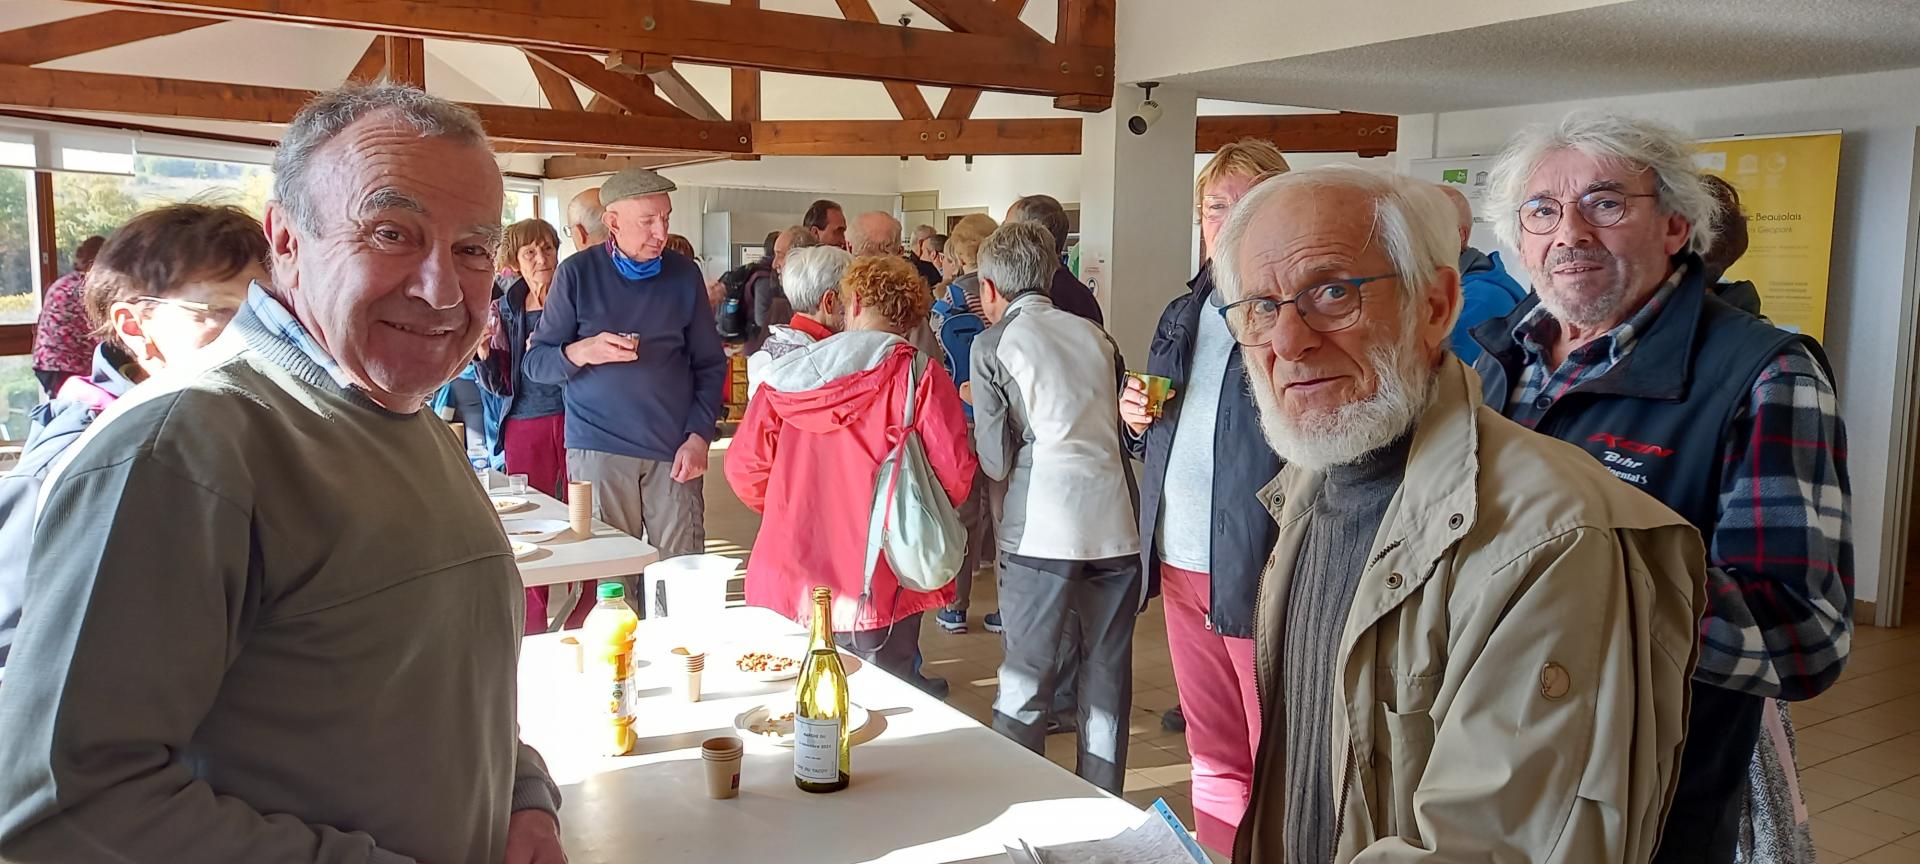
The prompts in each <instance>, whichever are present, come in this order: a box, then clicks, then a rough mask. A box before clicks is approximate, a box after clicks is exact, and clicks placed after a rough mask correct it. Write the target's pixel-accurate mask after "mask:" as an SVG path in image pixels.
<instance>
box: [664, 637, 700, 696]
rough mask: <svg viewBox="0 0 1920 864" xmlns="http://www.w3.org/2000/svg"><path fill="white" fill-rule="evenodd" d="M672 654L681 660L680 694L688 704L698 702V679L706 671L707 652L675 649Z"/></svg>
mask: <svg viewBox="0 0 1920 864" xmlns="http://www.w3.org/2000/svg"><path fill="white" fill-rule="evenodd" d="M672 653H673V655H674V656H675V657H678V658H680V660H681V668H680V671H681V675H680V692H681V693H682V694H684V695H685V696H686V697H687V701H688V702H698V701H700V679H701V677H702V676H703V675H705V673H706V671H707V652H705V651H695V650H692V649H689V648H675V649H673V652H672Z"/></svg>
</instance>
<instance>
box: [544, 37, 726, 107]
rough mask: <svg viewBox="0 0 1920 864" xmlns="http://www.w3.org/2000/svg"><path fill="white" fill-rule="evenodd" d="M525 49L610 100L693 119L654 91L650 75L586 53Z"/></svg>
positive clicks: (622, 104)
mask: <svg viewBox="0 0 1920 864" xmlns="http://www.w3.org/2000/svg"><path fill="white" fill-rule="evenodd" d="M521 51H523V52H524V53H525V54H526V55H527V56H528V57H529V58H532V59H533V60H534V61H535V62H538V63H544V64H546V65H548V66H551V67H553V69H554V70H555V71H557V72H559V73H561V74H563V75H565V76H567V77H568V78H572V79H573V80H575V81H578V82H580V84H581V86H583V87H586V88H587V89H588V90H592V91H593V92H595V93H598V94H600V95H602V96H605V97H607V100H608V101H610V102H613V103H614V104H616V105H619V106H620V107H621V108H625V109H626V110H627V111H629V112H632V113H634V114H644V115H648V116H652V117H673V118H679V119H684V120H691V119H693V115H691V114H689V113H687V112H685V111H682V110H680V108H679V106H677V105H674V104H673V103H672V102H668V101H667V100H665V99H662V98H660V97H659V96H658V95H656V94H655V93H654V92H653V82H652V81H651V80H649V79H646V78H628V77H627V76H625V75H622V74H620V73H618V72H615V71H613V70H611V69H608V68H607V67H606V64H605V63H603V62H601V61H598V60H595V59H593V58H592V57H588V56H585V55H582V54H569V53H567V52H565V51H544V50H539V49H534V48H522V49H521Z"/></svg>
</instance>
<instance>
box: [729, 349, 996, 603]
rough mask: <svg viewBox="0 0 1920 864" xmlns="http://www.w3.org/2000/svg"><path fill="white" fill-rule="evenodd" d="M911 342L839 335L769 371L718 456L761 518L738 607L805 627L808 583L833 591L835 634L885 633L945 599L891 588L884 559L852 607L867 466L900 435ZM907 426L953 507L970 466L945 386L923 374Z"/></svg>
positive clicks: (969, 477)
mask: <svg viewBox="0 0 1920 864" xmlns="http://www.w3.org/2000/svg"><path fill="white" fill-rule="evenodd" d="M914 353H915V349H914V347H913V346H912V345H911V344H909V343H907V342H906V341H905V340H903V339H901V338H900V337H898V336H894V335H892V334H889V333H879V332H873V331H856V332H850V333H842V334H839V335H836V336H833V337H831V338H828V339H825V340H822V341H820V342H817V343H815V344H813V345H808V346H805V347H803V348H800V349H797V350H795V351H792V352H790V353H788V354H786V355H784V356H782V357H781V358H780V359H779V360H777V361H775V362H774V364H773V365H772V366H770V367H769V368H768V370H767V379H766V385H765V386H764V387H762V388H761V389H760V390H759V392H758V393H757V394H755V395H754V397H753V399H752V401H751V402H749V403H748V405H747V416H746V418H745V419H743V420H742V421H741V423H740V431H739V434H737V435H735V436H734V439H733V443H732V444H731V445H729V446H728V448H727V453H726V456H725V459H724V461H725V465H726V474H727V482H728V483H729V484H731V485H732V486H733V491H734V493H735V494H737V495H739V496H740V500H741V501H742V502H745V503H746V505H747V506H748V507H751V508H753V509H754V510H755V511H757V512H759V513H761V514H763V516H764V518H763V519H762V521H761V523H760V536H759V538H758V539H757V540H755V541H754V544H753V556H752V557H751V558H750V559H749V560H748V561H747V602H748V603H749V604H751V605H754V606H764V607H766V608H768V609H772V610H773V611H775V612H778V613H780V614H782V615H785V616H787V617H788V618H791V619H793V620H794V621H797V622H800V623H802V624H805V623H807V622H808V620H809V619H810V618H812V603H811V600H810V599H809V598H810V596H811V593H812V590H813V588H814V587H815V586H819V585H824V586H826V587H828V588H831V589H833V629H834V630H835V631H837V632H847V631H851V630H873V629H877V628H882V627H886V626H888V625H890V624H893V623H894V622H897V621H899V620H901V619H903V618H905V617H907V616H909V615H912V614H914V613H916V612H925V611H927V610H929V609H939V608H941V607H944V606H946V605H947V604H949V603H952V602H953V597H954V589H953V586H952V585H948V586H947V587H945V588H942V589H940V590H939V591H935V592H933V593H931V594H927V593H921V592H918V591H910V590H904V589H902V588H900V584H899V581H898V580H896V579H895V578H894V575H893V571H892V570H891V569H889V568H888V566H887V562H886V559H885V558H884V556H883V557H882V558H881V560H880V562H879V563H878V564H877V565H875V568H874V574H873V596H872V598H871V602H869V603H861V602H860V593H861V588H862V582H863V581H864V576H865V574H864V573H862V572H861V568H862V567H863V566H864V565H865V564H866V555H867V514H868V513H869V512H870V510H871V508H872V505H873V480H874V471H875V470H876V469H877V468H879V466H880V460H881V459H882V458H885V456H886V454H887V453H888V451H890V450H891V449H892V447H893V444H894V443H895V442H896V441H898V440H899V435H900V434H901V430H900V428H899V427H900V420H901V415H902V413H903V411H902V409H903V408H904V407H905V403H906V396H907V374H908V369H909V368H910V367H909V366H908V362H909V361H910V360H911V358H912V357H913V355H914ZM929 372H930V374H929V373H923V374H922V375H921V379H920V392H919V403H920V404H919V406H918V409H917V410H916V412H915V414H916V417H915V423H914V426H915V428H916V429H918V430H919V432H920V439H921V441H922V443H924V444H925V446H926V451H927V460H928V462H930V463H931V464H932V465H933V471H934V474H935V475H936V476H938V477H939V478H940V485H941V486H943V487H945V488H946V491H947V497H948V498H949V499H950V500H952V501H953V503H954V504H955V506H958V505H959V503H960V502H961V501H964V500H965V499H966V497H967V492H968V489H969V488H970V487H971V486H972V485H973V476H974V469H975V466H976V464H977V462H976V460H975V459H974V455H973V450H972V449H971V445H970V443H969V441H968V437H967V421H966V416H965V414H964V413H963V412H962V411H961V405H960V394H959V392H958V391H957V390H956V389H955V388H954V385H953V381H952V379H950V378H948V377H947V376H946V375H944V374H942V373H941V372H940V369H939V367H938V366H937V365H934V366H931V367H929Z"/></svg>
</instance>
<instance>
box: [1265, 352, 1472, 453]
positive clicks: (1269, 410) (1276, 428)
mask: <svg viewBox="0 0 1920 864" xmlns="http://www.w3.org/2000/svg"><path fill="white" fill-rule="evenodd" d="M1406 335H1408V336H1411V335H1412V334H1411V333H1409V334H1406ZM1412 348H1413V344H1412V340H1411V339H1400V340H1396V341H1395V342H1394V343H1393V344H1390V345H1381V346H1375V347H1374V348H1373V349H1371V350H1369V351H1368V352H1367V360H1368V361H1369V362H1370V363H1372V364H1373V368H1374V369H1375V370H1377V371H1378V373H1379V376H1380V384H1379V388H1378V389H1377V390H1375V391H1374V394H1373V395H1372V396H1370V397H1368V398H1366V399H1361V400H1359V401H1356V402H1349V403H1347V404H1345V405H1342V406H1340V407H1339V408H1335V409H1333V410H1330V411H1310V412H1307V413H1306V414H1305V415H1304V416H1299V417H1293V416H1289V415H1288V414H1287V412H1286V411H1284V410H1282V409H1281V407H1280V398H1279V397H1278V396H1276V395H1274V392H1273V377H1272V375H1271V374H1270V373H1269V372H1268V371H1267V367H1266V366H1265V365H1264V364H1261V363H1248V364H1247V378H1248V380H1249V382H1250V384H1251V385H1252V388H1253V398H1254V401H1255V402H1256V403H1258V404H1259V406H1260V429H1261V431H1263V432H1265V433H1266V436H1267V443H1268V444H1269V445H1270V446H1272V447H1273V452H1275V453H1277V454H1279V456H1280V458H1281V459H1284V460H1286V461H1287V462H1288V463H1290V464H1293V465H1298V466H1300V467H1301V468H1304V469H1306V470H1308V471H1325V470H1327V469H1328V468H1331V467H1333V466H1335V465H1348V464H1352V463H1354V462H1358V461H1360V459H1361V457H1363V456H1366V455H1367V454H1369V453H1372V452H1373V451H1375V450H1378V449H1380V448H1382V447H1385V446H1387V445H1388V444H1391V443H1393V440H1394V439H1396V438H1399V437H1400V436H1401V435H1402V434H1404V433H1405V432H1406V431H1407V430H1408V429H1410V428H1412V427H1413V424H1414V421H1416V420H1418V419H1420V412H1422V411H1424V410H1425V409H1426V407H1427V403H1428V402H1429V401H1431V399H1432V396H1433V381H1434V377H1435V370H1434V369H1433V367H1430V366H1423V365H1422V364H1421V363H1420V362H1419V360H1418V359H1417V355H1416V352H1415V351H1414V350H1412Z"/></svg>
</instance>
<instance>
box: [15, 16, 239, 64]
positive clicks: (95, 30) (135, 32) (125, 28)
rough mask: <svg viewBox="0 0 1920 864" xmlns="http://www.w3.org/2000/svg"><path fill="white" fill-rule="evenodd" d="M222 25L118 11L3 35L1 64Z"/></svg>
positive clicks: (200, 19) (211, 20) (191, 18)
mask: <svg viewBox="0 0 1920 864" xmlns="http://www.w3.org/2000/svg"><path fill="white" fill-rule="evenodd" d="M218 23H220V20H219V19H217V18H204V17H199V16H192V15H155V14H152V13H148V12H131V11H126V10H115V11H112V12H97V13H94V14H92V15H81V16H79V17H77V18H64V19H61V20H59V21H52V22H49V23H46V24H38V25H35V26H32V27H22V28H20V29H18V30H8V31H5V32H0V63H4V64H9V65H13V66H33V65H36V64H39V63H49V62H52V61H54V60H59V59H62V58H65V57H72V56H74V55H76V54H85V53H88V52H90V51H100V50H103V49H106V48H112V47H115V46H118V45H125V44H128V43H130V42H139V41H141V40H144V39H153V38H156V37H159V36H171V35H173V34H175V33H185V32H187V31H188V30H198V29H200V28H201V27H207V26H210V25H213V24H218Z"/></svg>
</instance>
